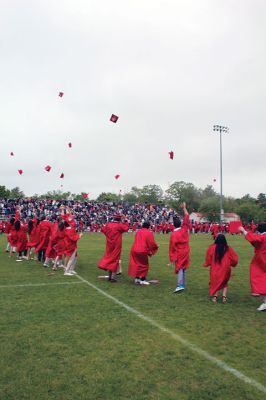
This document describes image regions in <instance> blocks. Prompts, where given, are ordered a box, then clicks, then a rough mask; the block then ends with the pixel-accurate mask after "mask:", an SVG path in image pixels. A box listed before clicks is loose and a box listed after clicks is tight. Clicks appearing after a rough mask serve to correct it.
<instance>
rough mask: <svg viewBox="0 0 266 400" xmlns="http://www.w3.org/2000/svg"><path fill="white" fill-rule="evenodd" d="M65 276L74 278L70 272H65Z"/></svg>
mask: <svg viewBox="0 0 266 400" xmlns="http://www.w3.org/2000/svg"><path fill="white" fill-rule="evenodd" d="M64 275H66V276H73V274H71V273H70V272H65V273H64Z"/></svg>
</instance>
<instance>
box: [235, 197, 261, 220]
mask: <svg viewBox="0 0 266 400" xmlns="http://www.w3.org/2000/svg"><path fill="white" fill-rule="evenodd" d="M236 212H237V214H238V215H239V216H240V218H241V220H242V221H243V222H244V223H249V222H251V221H254V222H260V221H264V220H265V218H266V212H265V210H263V209H262V208H261V207H260V206H259V205H258V204H255V203H253V201H252V202H250V201H246V202H243V203H242V204H240V205H239V206H238V207H237V208H236Z"/></svg>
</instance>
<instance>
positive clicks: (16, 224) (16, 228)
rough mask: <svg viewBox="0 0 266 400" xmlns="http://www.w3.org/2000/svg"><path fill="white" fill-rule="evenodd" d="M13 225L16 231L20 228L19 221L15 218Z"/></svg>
mask: <svg viewBox="0 0 266 400" xmlns="http://www.w3.org/2000/svg"><path fill="white" fill-rule="evenodd" d="M14 226H15V230H16V231H19V230H20V221H19V220H17V221H16V222H15V224H14Z"/></svg>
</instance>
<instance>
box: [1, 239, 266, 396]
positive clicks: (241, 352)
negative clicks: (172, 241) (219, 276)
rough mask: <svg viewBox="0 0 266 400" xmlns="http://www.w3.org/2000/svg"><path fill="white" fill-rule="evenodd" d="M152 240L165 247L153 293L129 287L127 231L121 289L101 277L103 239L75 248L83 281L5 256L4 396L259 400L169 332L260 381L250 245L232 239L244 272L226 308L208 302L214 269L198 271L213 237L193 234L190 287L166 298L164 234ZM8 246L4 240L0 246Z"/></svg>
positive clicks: (262, 368) (259, 317)
mask: <svg viewBox="0 0 266 400" xmlns="http://www.w3.org/2000/svg"><path fill="white" fill-rule="evenodd" d="M156 240H157V242H158V244H159V246H160V249H159V252H158V254H157V255H156V256H155V257H154V258H152V259H151V262H150V273H149V279H152V278H153V279H159V280H160V284H159V285H152V286H148V287H143V286H135V285H134V284H132V280H131V278H129V277H127V264H128V259H129V250H130V247H131V244H132V241H133V235H132V234H128V235H124V239H123V254H122V266H123V275H122V277H121V279H120V281H119V283H117V284H111V283H108V282H106V281H103V280H99V279H98V278H97V276H98V275H101V274H102V272H101V271H100V270H98V269H97V263H98V261H99V259H100V258H101V257H102V255H103V252H104V248H105V239H104V237H103V236H102V235H100V234H85V235H84V237H83V238H82V239H81V240H80V242H79V260H78V264H77V268H76V271H77V272H78V274H79V275H80V277H81V278H82V279H83V281H82V280H81V279H80V278H78V277H66V276H63V273H62V271H58V272H56V274H55V275H49V273H50V272H51V271H50V270H47V269H45V268H43V267H42V266H41V265H40V264H38V263H36V262H34V261H31V262H26V261H24V262H21V263H17V262H16V261H15V260H14V259H9V258H8V256H7V254H6V253H4V251H1V255H0V278H1V280H0V293H1V296H0V302H1V317H0V318H1V340H0V346H1V365H0V371H1V372H0V375H1V382H0V384H1V385H0V399H1V400H8V399H14V400H22V399H25V400H26V399H27V400H41V399H60V400H61V399H62V400H63V399H64V400H68V399H69V400H75V399H79V400H80V399H108V400H118V399H134V400H146V399H154V400H155V399H167V400H168V399H178V400H183V399H184V400H201V399H202V400H203V399H204V400H207V399H208V400H213V399H216V400H221V399H224V400H231V399H232V400H236V399H252V400H255V399H258V400H261V399H263V398H265V397H266V394H265V393H263V392H262V391H260V390H259V389H258V388H256V387H254V386H252V385H251V384H249V383H245V382H244V381H243V380H242V379H241V378H240V379H238V378H237V377H235V376H234V375H232V374H231V373H230V372H228V371H225V370H224V369H223V368H220V367H219V366H218V365H216V364H215V363H213V362H212V361H211V360H208V359H206V358H205V357H204V356H202V355H200V354H198V353H197V352H195V351H193V349H191V348H188V347H187V345H186V344H182V343H181V342H180V341H179V340H178V339H177V337H176V336H174V335H175V334H176V335H179V336H178V337H181V338H182V339H185V340H186V341H188V342H189V343H191V344H193V345H194V346H196V347H195V348H196V349H201V350H204V351H206V352H207V353H208V354H209V355H211V356H214V357H216V358H218V359H219V360H221V361H224V362H225V363H226V365H229V366H230V367H232V368H235V369H237V370H238V371H240V372H241V373H243V374H245V376H247V377H249V378H251V379H254V380H256V381H257V382H258V383H260V384H262V385H264V384H265V376H266V361H265V355H266V344H265V343H266V341H265V326H266V313H263V312H258V311H256V308H257V306H258V305H259V304H260V302H259V301H258V299H255V298H252V297H251V296H250V286H249V262H250V259H251V257H252V254H253V249H252V248H251V246H250V245H249V244H248V243H247V242H246V241H245V240H244V238H242V237H238V236H237V237H235V236H233V237H229V239H228V240H229V243H230V244H231V245H232V246H233V248H234V249H235V251H236V252H237V253H238V255H239V258H240V260H239V265H238V267H237V268H236V269H235V270H233V277H232V279H231V282H230V286H229V295H228V297H229V302H228V303H227V304H225V305H224V304H217V305H215V304H213V303H212V302H211V301H210V299H209V294H208V293H209V292H208V282H209V271H208V269H204V268H203V267H202V264H203V260H204V255H205V251H206V249H207V247H208V245H209V244H210V242H211V238H210V236H209V235H206V236H205V235H201V236H200V235H199V236H192V237H191V267H190V269H189V271H188V275H187V284H188V287H187V290H186V291H185V292H184V293H182V294H173V293H172V291H173V289H174V288H175V284H176V277H175V274H174V272H173V269H172V267H170V266H168V265H167V264H168V241H169V236H168V235H165V236H163V235H157V236H156ZM5 244H6V238H5V237H4V236H2V237H1V238H0V248H1V249H3V250H4V248H5ZM85 281H87V282H88V283H87V282H85ZM90 284H92V285H94V286H96V287H97V288H99V289H101V290H102V291H103V292H104V293H106V294H107V295H111V296H113V297H114V298H115V299H118V300H120V301H121V302H122V303H123V304H118V303H115V302H114V300H113V299H112V298H108V297H106V296H104V294H103V293H102V292H99V291H97V290H96V289H95V288H94V287H92V286H90ZM16 285H25V286H16ZM125 306H130V307H132V308H133V309H134V310H137V311H138V312H140V313H141V314H142V315H144V316H146V317H149V318H150V319H151V320H152V323H150V322H149V321H147V320H144V319H143V318H139V317H138V316H137V315H136V314H134V313H132V312H131V309H126V308H125ZM153 321H154V324H153ZM156 323H157V324H159V325H160V326H161V327H164V328H166V329H167V330H166V331H163V330H162V329H159V328H158V327H157V326H155V325H156ZM186 343H187V342H186Z"/></svg>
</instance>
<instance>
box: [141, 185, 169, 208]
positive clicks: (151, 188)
mask: <svg viewBox="0 0 266 400" xmlns="http://www.w3.org/2000/svg"><path fill="white" fill-rule="evenodd" d="M162 198H163V189H162V188H161V186H159V185H145V186H143V187H142V189H140V197H139V200H140V202H141V203H145V202H147V203H157V204H158V203H159V202H160V201H162Z"/></svg>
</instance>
